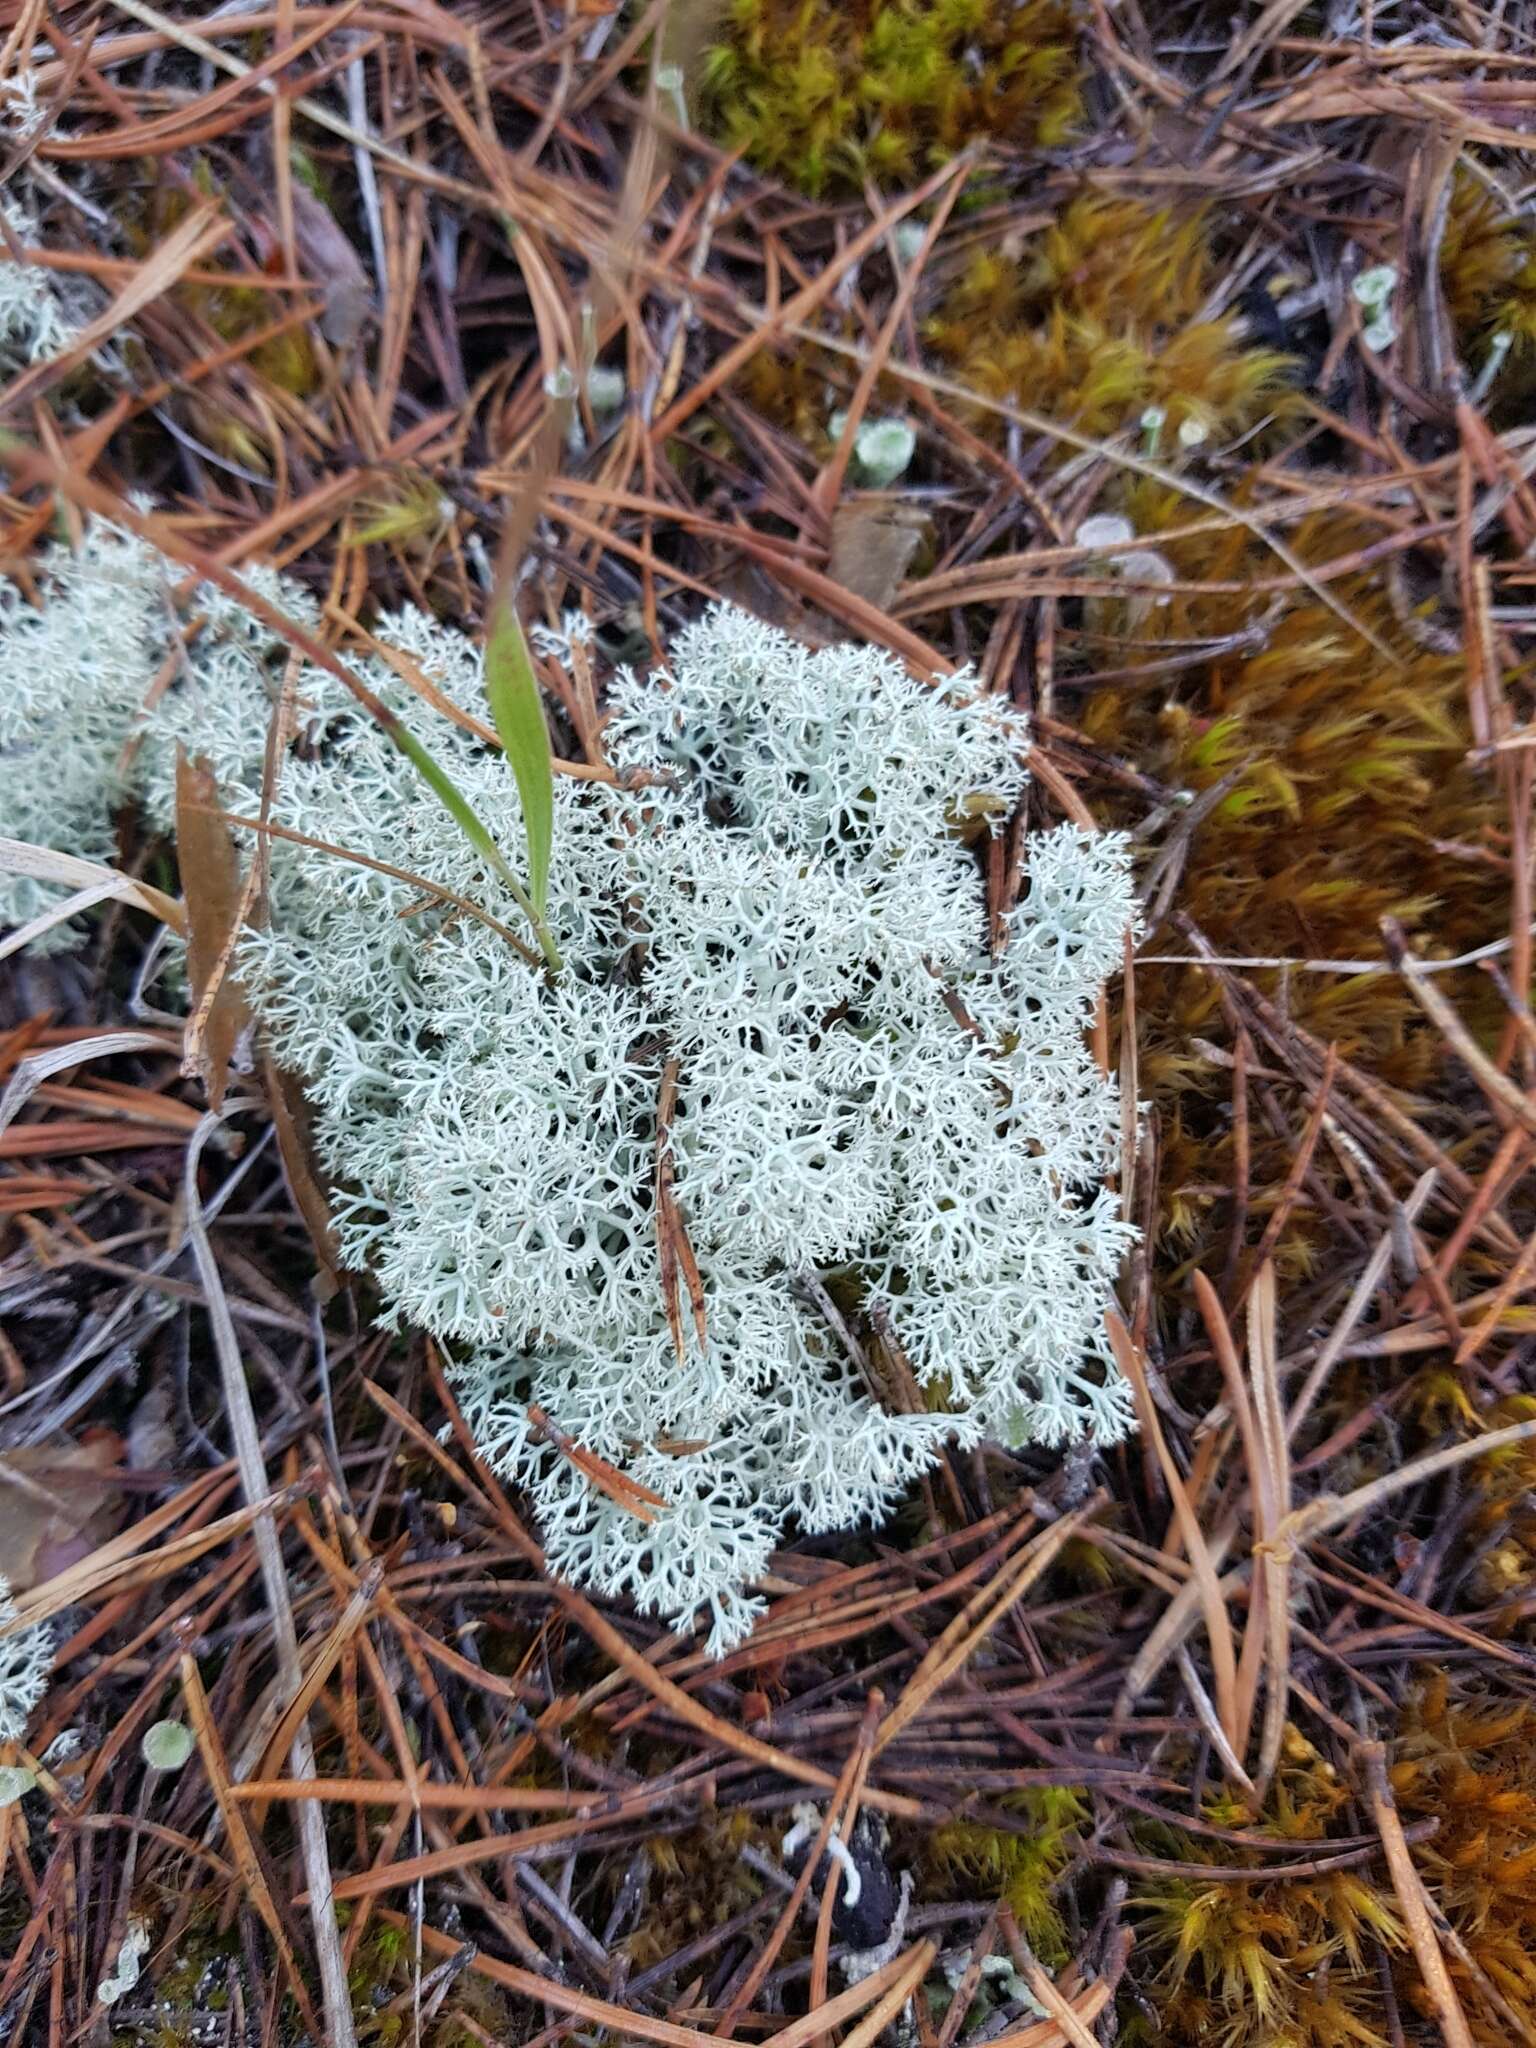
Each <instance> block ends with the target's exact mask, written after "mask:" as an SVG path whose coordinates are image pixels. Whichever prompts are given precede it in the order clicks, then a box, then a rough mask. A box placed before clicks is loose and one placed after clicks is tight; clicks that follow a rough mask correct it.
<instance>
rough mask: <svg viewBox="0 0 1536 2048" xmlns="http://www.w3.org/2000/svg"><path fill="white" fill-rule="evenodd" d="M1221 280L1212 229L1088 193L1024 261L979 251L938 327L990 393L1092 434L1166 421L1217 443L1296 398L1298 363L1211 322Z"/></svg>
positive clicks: (965, 375) (1190, 217)
mask: <svg viewBox="0 0 1536 2048" xmlns="http://www.w3.org/2000/svg"><path fill="white" fill-rule="evenodd" d="M1215 276H1216V263H1215V258H1214V255H1213V253H1212V250H1211V246H1210V237H1209V223H1208V221H1207V219H1206V217H1205V216H1203V215H1202V214H1199V213H1187V214H1183V215H1179V214H1175V213H1173V212H1172V211H1167V210H1165V211H1160V212H1154V211H1153V210H1152V209H1151V208H1149V207H1145V206H1142V205H1141V204H1139V203H1138V202H1137V201H1135V200H1132V199H1112V198H1105V197H1102V196H1099V195H1096V194H1092V193H1086V194H1083V195H1081V196H1080V197H1078V198H1076V199H1074V200H1072V201H1071V202H1070V203H1069V204H1068V206H1067V207H1066V208H1065V209H1064V210H1063V212H1062V213H1061V215H1060V217H1059V218H1058V219H1057V220H1056V221H1055V222H1054V223H1053V224H1052V225H1051V226H1050V227H1048V228H1046V229H1045V230H1044V231H1043V232H1042V233H1041V234H1039V235H1037V236H1035V237H1034V238H1033V239H1032V240H1031V241H1029V242H1028V243H1027V244H1026V245H1025V247H1024V248H1023V249H1022V250H1021V251H1020V252H1019V253H1018V254H1017V255H1013V254H1008V253H1005V252H1003V251H1001V250H996V249H986V250H983V251H981V252H980V253H979V254H977V255H975V256H973V257H972V258H971V260H970V263H969V264H968V266H967V268H966V269H965V271H964V272H963V273H962V275H961V276H960V277H959V279H958V280H957V281H956V282H955V284H954V285H953V286H952V287H951V288H950V290H949V291H948V292H947V293H946V294H945V296H944V298H943V300H942V302H941V304H940V305H939V307H938V309H937V310H936V312H935V313H934V315H933V317H932V318H931V319H930V320H929V322H928V329H927V332H928V338H929V340H930V342H931V343H932V345H933V347H934V349H935V350H936V352H937V353H938V355H939V356H940V357H941V358H942V360H943V361H944V362H945V363H946V364H947V365H948V366H949V368H950V373H951V375H953V376H954V377H956V378H957V379H958V381H959V382H961V383H963V384H965V385H967V386H968V387H969V388H970V389H971V390H974V391H976V392H979V393H980V394H981V395H982V396H983V397H986V398H993V399H1001V400H1005V401H1008V402H1011V403H1014V404H1021V405H1025V406H1028V407H1030V408H1031V409H1032V410H1033V411H1036V412H1041V413H1045V414H1046V415H1047V416H1048V417H1050V418H1052V419H1056V420H1061V421H1063V422H1064V423H1067V424H1070V425H1072V426H1075V427H1077V428H1078V429H1079V431H1081V432H1083V433H1087V434H1093V435H1105V434H1111V433H1115V432H1118V431H1120V430H1122V429H1124V428H1125V427H1127V426H1133V425H1135V424H1136V423H1137V422H1138V421H1139V420H1140V417H1141V415H1142V413H1143V412H1145V411H1147V410H1149V409H1154V408H1155V409H1156V410H1158V411H1160V412H1161V413H1162V415H1163V420H1164V431H1165V433H1166V435H1167V436H1168V437H1169V439H1170V440H1173V439H1174V438H1175V437H1176V436H1177V435H1178V433H1179V430H1180V429H1181V428H1183V427H1186V426H1188V427H1192V428H1195V429H1198V430H1201V431H1203V432H1204V433H1205V434H1207V435H1212V436H1215V435H1220V434H1228V433H1231V432H1234V431H1238V430H1240V429H1242V428H1243V427H1246V426H1248V425H1250V424H1251V423H1252V422H1253V421H1254V420H1256V419H1257V418H1259V416H1260V415H1261V414H1262V413H1263V412H1265V411H1267V410H1269V409H1271V408H1273V407H1274V406H1275V405H1276V404H1277V402H1279V401H1280V400H1281V399H1282V398H1283V396H1284V385H1283V373H1284V370H1285V367H1286V361H1287V359H1286V358H1285V357H1284V356H1281V355H1277V354H1276V353H1275V352H1274V351H1273V350H1270V349H1261V348H1251V347H1248V346H1246V345H1245V344H1244V343H1243V342H1242V341H1241V340H1240V339H1239V337H1238V335H1237V332H1236V328H1235V325H1234V322H1233V321H1232V320H1231V319H1228V318H1219V319H1209V318H1206V317H1203V309H1204V308H1205V306H1206V305H1207V303H1208V302H1209V299H1210V296H1211V290H1212V286H1213V284H1214V281H1215Z"/></svg>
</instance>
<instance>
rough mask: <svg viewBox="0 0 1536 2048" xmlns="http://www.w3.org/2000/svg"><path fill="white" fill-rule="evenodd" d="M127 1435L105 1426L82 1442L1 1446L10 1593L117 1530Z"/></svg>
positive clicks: (2, 1537)
mask: <svg viewBox="0 0 1536 2048" xmlns="http://www.w3.org/2000/svg"><path fill="white" fill-rule="evenodd" d="M122 1456H123V1444H122V1439H121V1438H120V1437H119V1436H117V1435H116V1434H115V1433H114V1432H113V1431H111V1430H101V1431H99V1432H97V1433H95V1434H93V1435H91V1436H89V1437H87V1438H86V1439H85V1441H84V1442H83V1443H77V1444H76V1443H71V1444H25V1445H20V1446H18V1447H17V1448H16V1449H15V1450H13V1451H0V1577H3V1578H5V1579H6V1580H8V1581H9V1583H10V1588H11V1591H12V1592H13V1593H25V1592H29V1591H30V1590H31V1588H32V1587H33V1586H36V1585H40V1584H41V1583H42V1581H43V1580H44V1579H51V1578H53V1577H54V1576H55V1575H56V1574H57V1573H59V1572H62V1571H67V1570H68V1569H69V1567H70V1566H71V1565H72V1564H78V1563H79V1561H80V1559H81V1558H83V1557H88V1556H89V1555H90V1553H91V1552H92V1551H93V1550H94V1549H95V1548H96V1546H97V1544H98V1543H100V1542H102V1541H103V1540H104V1539H105V1538H106V1537H107V1536H109V1535H110V1534H111V1533H112V1529H113V1527H114V1525H115V1524H116V1522H117V1520H118V1518H119V1515H120V1512H121V1508H122V1501H123V1489H122V1486H121V1483H120V1481H119V1477H118V1475H119V1472H120V1470H121V1466H122Z"/></svg>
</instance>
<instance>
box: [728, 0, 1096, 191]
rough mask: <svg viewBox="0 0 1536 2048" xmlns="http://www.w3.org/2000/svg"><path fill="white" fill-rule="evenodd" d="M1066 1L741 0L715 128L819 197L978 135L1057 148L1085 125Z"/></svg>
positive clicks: (899, 173)
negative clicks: (832, 1)
mask: <svg viewBox="0 0 1536 2048" xmlns="http://www.w3.org/2000/svg"><path fill="white" fill-rule="evenodd" d="M1076 40H1077V37H1076V26H1075V23H1074V20H1073V16H1072V12H1071V8H1070V6H1069V5H1066V4H1063V0H843V4H840V5H837V6H828V5H827V4H825V0H733V5H732V6H731V8H730V12H729V17H728V23H727V32H726V34H725V36H724V38H723V40H722V41H720V42H719V43H717V44H716V45H715V46H714V47H713V48H712V49H711V50H710V51H709V52H708V54H707V56H706V58H705V63H704V90H705V97H706V102H707V107H708V111H709V114H710V118H711V120H712V122H713V125H714V127H715V129H716V132H717V133H718V134H719V135H720V137H721V139H722V140H723V141H724V142H725V143H727V144H728V145H729V146H730V147H731V148H733V149H741V150H743V151H744V152H745V154H746V156H747V158H748V160H749V162H751V163H753V164H755V165H756V166H757V168H758V169H759V170H761V171H766V172H769V173H770V174H772V175H773V176H775V177H780V178H783V179H785V180H786V181H787V182H788V183H789V184H792V185H796V186H798V187H799V188H800V190H801V191H803V192H807V193H809V194H810V195H811V196H812V197H813V198H819V197H821V196H822V195H823V194H826V193H829V192H834V191H845V192H849V193H857V192H859V191H861V190H862V188H863V186H864V184H865V183H866V181H869V180H873V182H874V183H875V184H876V185H880V186H887V187H888V186H896V185H903V184H910V183H912V182H914V181H915V180H916V179H918V178H920V177H922V176H923V175H924V174H925V173H926V172H927V171H929V170H931V169H932V168H934V167H935V166H936V165H938V164H941V163H944V162H946V161H947V160H948V159H949V158H950V157H952V156H953V155H954V154H955V153H956V151H958V150H960V149H963V148H964V147H965V145H966V144H967V143H969V142H973V141H976V140H978V139H980V138H987V137H992V138H996V140H997V141H998V142H999V143H1001V144H1004V145H1006V146H1007V147H1009V148H1010V149H1030V148H1051V147H1053V146H1055V145H1057V144H1059V143H1061V142H1063V141H1065V139H1066V138H1067V136H1068V135H1069V134H1070V133H1071V131H1072V129H1073V127H1074V126H1075V125H1076V123H1077V121H1078V119H1079V117H1080V115H1081V112H1082V102H1081V97H1080V93H1079V85H1078V67H1077V55H1076Z"/></svg>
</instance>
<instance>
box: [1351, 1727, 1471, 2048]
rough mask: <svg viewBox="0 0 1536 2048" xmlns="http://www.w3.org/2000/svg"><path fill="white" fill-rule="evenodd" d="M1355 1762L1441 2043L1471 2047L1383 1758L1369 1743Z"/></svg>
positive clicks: (1456, 2047)
mask: <svg viewBox="0 0 1536 2048" xmlns="http://www.w3.org/2000/svg"><path fill="white" fill-rule="evenodd" d="M1360 1762H1361V1766H1362V1768H1363V1770H1364V1774H1365V1782H1366V1791H1367V1794H1368V1796H1369V1799H1370V1802H1371V1813H1372V1816H1373V1818H1374V1819H1375V1822H1376V1826H1377V1828H1378V1829H1379V1831H1380V1834H1381V1846H1382V1848H1383V1849H1384V1850H1385V1851H1386V1857H1387V1868H1388V1869H1389V1870H1390V1871H1391V1873H1392V1888H1393V1890H1394V1891H1395V1892H1396V1893H1397V1901H1398V1904H1399V1905H1400V1906H1401V1907H1402V1909H1403V1920H1404V1922H1405V1924H1406V1925H1407V1928H1408V1938H1409V1940H1410V1941H1411V1942H1412V1943H1413V1952H1414V1955H1415V1956H1416V1957H1417V1959H1418V1965H1419V1969H1420V1971H1421V1973H1422V1975H1423V1978H1424V1985H1425V1989H1426V1990H1427V1991H1428V1992H1429V1995H1430V1998H1431V1999H1432V2000H1433V2002H1434V2008H1435V2017H1436V2018H1437V2019H1438V2020H1439V2022H1440V2028H1441V2038H1442V2040H1444V2042H1445V2043H1446V2048H1474V2044H1473V2039H1472V2030H1471V2028H1470V2027H1469V2026H1468V2025H1467V2016H1466V2014H1465V2013H1464V2012H1463V2011H1462V2006H1461V2000H1460V1999H1459V1998H1458V1997H1457V1996H1456V1987H1455V1985H1454V1984H1453V1983H1452V1982H1451V1973H1450V1971H1449V1970H1448V1969H1447V1968H1446V1966H1445V1957H1444V1955H1443V1954H1442V1953H1441V1949H1440V1943H1439V1941H1438V1939H1437V1938H1436V1935H1435V1929H1434V1923H1433V1921H1432V1920H1431V1919H1430V1915H1429V1908H1428V1905H1427V1904H1426V1902H1425V1898H1424V1885H1423V1880H1422V1879H1421V1878H1420V1876H1419V1873H1418V1871H1417V1870H1416V1869H1415V1868H1414V1862H1413V1855H1412V1852H1411V1851H1410V1849H1409V1847H1408V1844H1407V1842H1406V1840H1405V1839H1404V1837H1403V1824H1402V1821H1401V1820H1400V1819H1399V1818H1398V1812H1397V1802H1396V1801H1395V1800H1394V1799H1393V1797H1392V1786H1391V1782H1390V1780H1389V1779H1388V1777H1387V1764H1386V1754H1385V1752H1384V1750H1383V1749H1382V1747H1381V1744H1380V1743H1378V1742H1371V1743H1366V1744H1365V1745H1363V1747H1362V1749H1361V1752H1360Z"/></svg>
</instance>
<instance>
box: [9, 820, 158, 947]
mask: <svg viewBox="0 0 1536 2048" xmlns="http://www.w3.org/2000/svg"><path fill="white" fill-rule="evenodd" d="M0 874H4V875H30V876H32V877H33V878H34V879H35V880H37V881H39V882H50V883H54V884H57V885H58V886H59V887H61V888H65V889H74V890H76V891H77V892H79V893H80V894H82V895H83V894H85V893H86V892H89V891H96V890H99V891H100V896H99V897H98V899H97V900H98V901H100V900H102V899H104V898H106V897H109V896H110V897H117V898H120V899H121V900H122V901H123V902H124V903H133V904H136V905H137V906H138V908H139V909H140V910H147V911H148V912H149V914H150V916H151V917H157V918H158V919H159V920H160V922H161V923H162V924H163V925H168V926H169V927H170V929H171V930H172V931H173V932H182V933H184V932H185V931H186V912H185V911H184V910H183V908H182V906H181V905H180V904H179V903H178V902H176V900H175V899H174V897H170V896H167V895H165V894H164V893H163V891H161V890H159V889H153V888H151V887H150V886H149V884H148V883H147V882H139V881H135V880H134V879H133V877H132V876H131V875H120V874H119V873H118V872H117V870H116V869H115V868H108V867H103V866H102V865H101V864H100V862H98V861H94V860H81V859H79V858H78V857H77V856H76V855H75V854H72V853H56V852H55V851H54V850H53V848H52V847H51V846H33V845H30V844H29V843H28V842H27V841H26V840H23V839H3V838H0ZM54 921H55V915H54V914H50V916H49V920H48V923H49V924H50V925H51V924H52V923H53V922H54ZM43 928H45V929H46V927H43Z"/></svg>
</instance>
